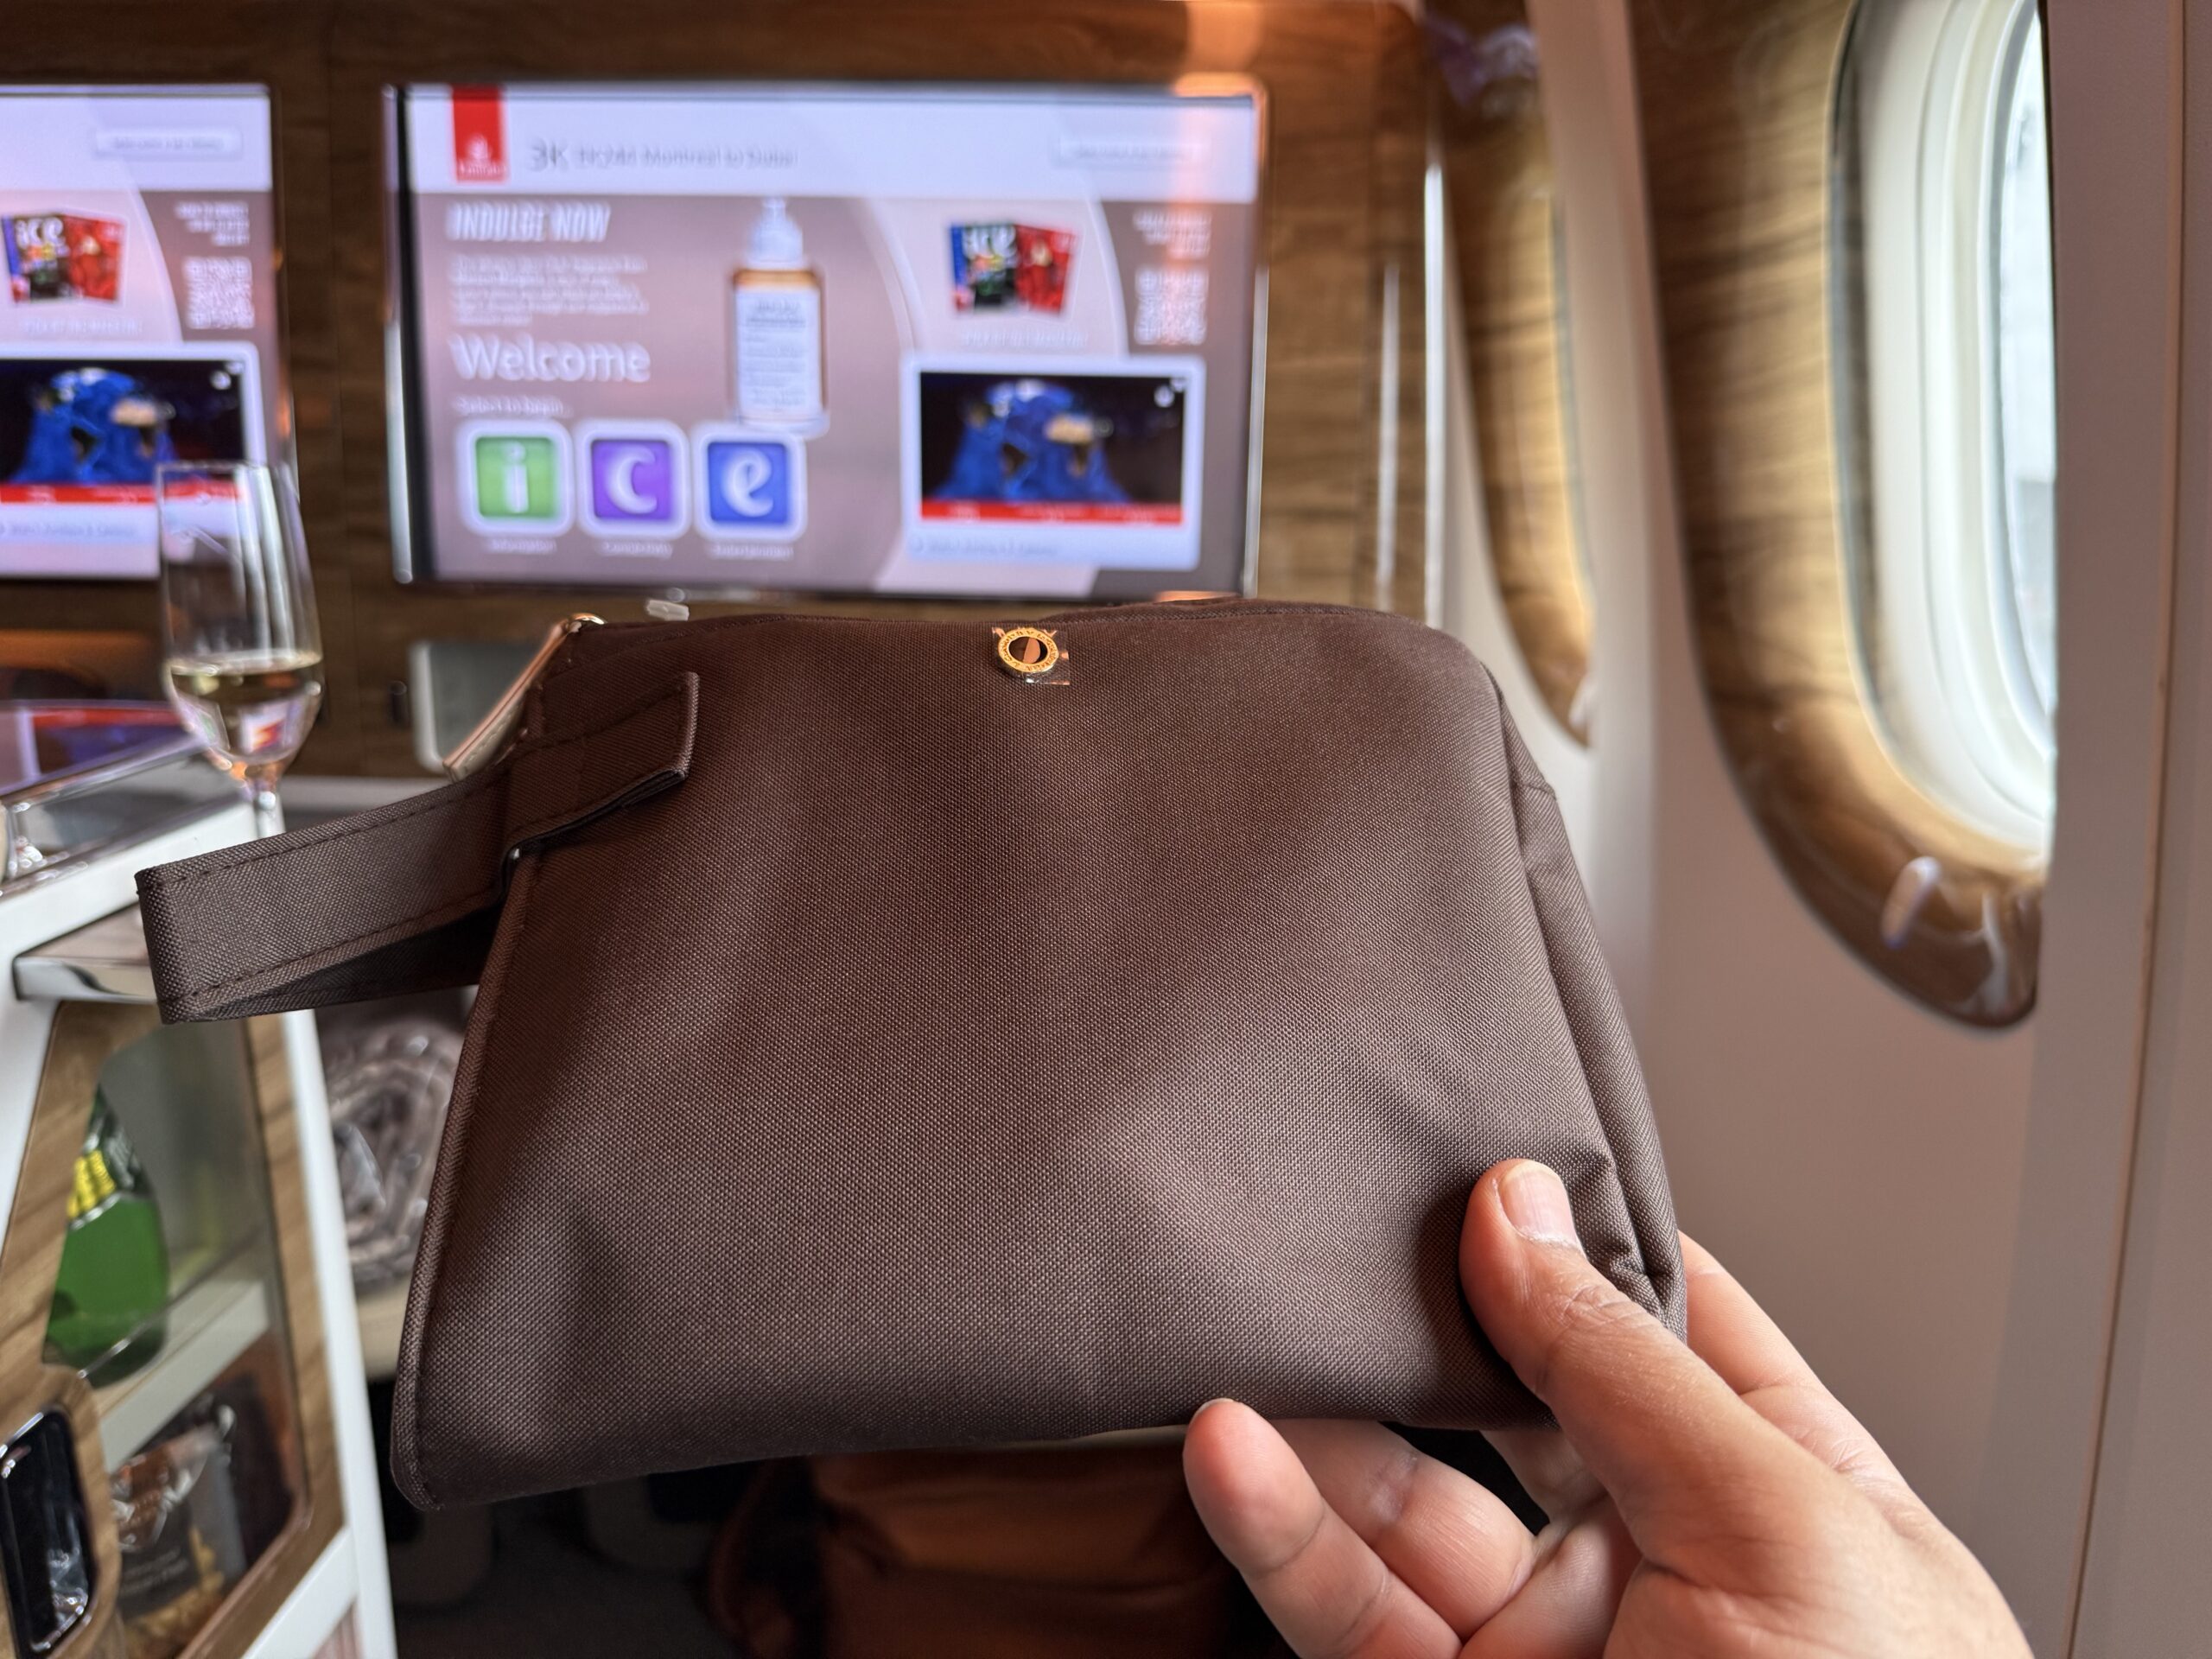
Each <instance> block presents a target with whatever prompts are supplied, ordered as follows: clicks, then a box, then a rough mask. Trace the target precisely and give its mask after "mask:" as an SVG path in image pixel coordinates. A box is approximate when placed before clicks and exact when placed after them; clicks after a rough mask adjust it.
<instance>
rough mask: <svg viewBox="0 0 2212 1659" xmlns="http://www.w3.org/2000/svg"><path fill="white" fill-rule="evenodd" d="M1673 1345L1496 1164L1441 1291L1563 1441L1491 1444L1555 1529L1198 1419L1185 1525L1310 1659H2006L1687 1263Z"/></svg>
mask: <svg viewBox="0 0 2212 1659" xmlns="http://www.w3.org/2000/svg"><path fill="white" fill-rule="evenodd" d="M1682 1254H1683V1266H1684V1268H1685V1270H1686V1272H1687V1273H1688V1277H1689V1311H1690V1325H1689V1331H1690V1340H1689V1345H1688V1347H1685V1346H1683V1345H1682V1344H1681V1343H1678V1342H1676V1341H1675V1338H1673V1337H1672V1336H1671V1335H1669V1333H1668V1332H1667V1331H1666V1329H1665V1328H1664V1327H1663V1326H1662V1325H1660V1324H1659V1322H1658V1321H1657V1320H1656V1319H1653V1318H1652V1317H1651V1316H1650V1315H1649V1314H1648V1313H1645V1312H1644V1311H1643V1309H1642V1308H1640V1307H1638V1306H1637V1305H1636V1304H1635V1303H1633V1302H1631V1301H1630V1300H1629V1299H1628V1298H1627V1297H1625V1296H1624V1295H1623V1294H1621V1293H1620V1292H1619V1291H1618V1290H1616V1289H1615V1288H1614V1287H1612V1285H1611V1283H1610V1282H1608V1281H1606V1280H1605V1278H1604V1277H1603V1276H1602V1275H1600V1274H1599V1273H1598V1271H1597V1270H1596V1269H1595V1268H1592V1266H1591V1265H1590V1264H1589V1262H1587V1261H1586V1259H1585V1258H1584V1256H1583V1255H1582V1250H1581V1247H1580V1245H1579V1244H1578V1243H1576V1242H1575V1238H1574V1220H1573V1212H1572V1211H1570V1210H1569V1209H1568V1207H1567V1192H1566V1189H1565V1188H1564V1187H1562V1186H1561V1185H1560V1182H1559V1178H1558V1177H1557V1176H1556V1175H1554V1173H1552V1172H1551V1171H1550V1170H1548V1169H1547V1168H1545V1167H1544V1166H1542V1165H1541V1164H1534V1163H1527V1162H1522V1161H1514V1162H1509V1163H1504V1164H1500V1165H1499V1166H1497V1167H1496V1168H1495V1169H1492V1170H1491V1172H1490V1173H1488V1174H1486V1175H1484V1177H1483V1179H1482V1180H1481V1181H1480V1182H1479V1183H1478V1185H1476V1188H1475V1191H1474V1192H1473V1195H1472V1196H1471V1198H1469V1199H1468V1201H1467V1217H1466V1224H1465V1229H1464V1230H1462V1232H1461V1234H1460V1240H1459V1276H1460V1281H1461V1282H1462V1283H1463V1284H1464V1285H1465V1287H1466V1292H1467V1300H1468V1302H1469V1303H1470V1305H1471V1306H1472V1307H1473V1309H1474V1312H1475V1316H1476V1318H1477V1319H1478V1320H1480V1321H1481V1324H1482V1326H1483V1329H1484V1331H1485V1332H1488V1333H1489V1335H1490V1338H1491V1342H1492V1343H1493V1344H1495V1345H1496V1346H1497V1351H1498V1352H1499V1353H1500V1354H1501V1355H1503V1357H1504V1358H1505V1360H1506V1362H1507V1363H1509V1364H1510V1365H1511V1366H1512V1367H1513V1369H1514V1370H1515V1371H1516V1372H1517V1373H1518V1374H1519V1376H1520V1377H1521V1379H1522V1382H1524V1383H1527V1384H1528V1385H1529V1389H1530V1390H1531V1391H1532V1392H1534V1393H1535V1395H1537V1396H1538V1397H1539V1398H1540V1399H1541V1400H1542V1401H1543V1402H1545V1403H1546V1404H1547V1405H1548V1406H1549V1407H1550V1408H1552V1413H1553V1414H1554V1416H1555V1417H1556V1418H1557V1419H1558V1421H1559V1425H1560V1427H1558V1428H1556V1429H1529V1430H1519V1431H1516V1432H1513V1433H1500V1434H1495V1435H1492V1436H1491V1440H1492V1442H1493V1444H1495V1445H1496V1446H1497V1449H1498V1450H1499V1452H1501V1453H1503V1456H1504V1458H1505V1459H1506V1461H1507V1462H1508V1463H1509V1464H1510V1465H1511V1466H1512V1468H1513V1471H1514V1472H1515V1474H1516V1475H1517V1476H1518V1477H1519V1478H1520V1479H1521V1482H1522V1484H1523V1485H1524V1486H1526V1487H1527V1488H1528V1490H1529V1494H1530V1495H1531V1496H1532V1497H1535V1500H1536V1501H1537V1502H1538V1503H1540V1504H1541V1505H1542V1506H1543V1510H1544V1513H1545V1514H1546V1515H1547V1516H1548V1517H1549V1524H1548V1525H1547V1526H1546V1527H1545V1528H1544V1529H1543V1530H1542V1531H1541V1533H1538V1534H1536V1535H1534V1536H1531V1535H1530V1534H1529V1530H1528V1529H1527V1528H1525V1527H1524V1526H1522V1524H1521V1522H1519V1521H1518V1520H1516V1518H1515V1517H1514V1515H1513V1513H1512V1511H1511V1510H1509V1509H1508V1508H1507V1507H1506V1506H1505V1504H1504V1503H1503V1502H1501V1501H1500V1500H1499V1499H1498V1498H1497V1497H1494V1496H1493V1495H1492V1494H1491V1493H1490V1492H1489V1491H1485V1490H1484V1488H1483V1487H1482V1486H1480V1485H1478V1484H1476V1483H1475V1482H1474V1481H1472V1480H1470V1479H1469V1478H1467V1477H1465V1475H1462V1474H1460V1473H1459V1472H1458V1471H1455V1470H1453V1469H1452V1468H1450V1467H1449V1466H1447V1465H1444V1464H1441V1463H1439V1462H1437V1461H1435V1460H1434V1459H1431V1458H1427V1457H1425V1456H1423V1455H1422V1454H1421V1453H1420V1452H1416V1451H1415V1450H1414V1448H1413V1447H1412V1446H1408V1444H1407V1443H1406V1442H1405V1441H1404V1440H1401V1439H1399V1438H1398V1437H1397V1436H1396V1435H1395V1434H1393V1433H1389V1431H1388V1430H1387V1429H1384V1428H1383V1427H1380V1426H1379V1425H1377V1424H1374V1423H1343V1422H1287V1423H1284V1424H1281V1426H1280V1428H1279V1429H1278V1428H1277V1427H1271V1426H1270V1425H1269V1424H1268V1422H1267V1421H1266V1420H1265V1419H1263V1418H1262V1417H1260V1416H1258V1415H1257V1414H1255V1413H1254V1412H1252V1411H1250V1410H1249V1409H1247V1408H1245V1407H1243V1406H1241V1405H1238V1404H1236V1402H1232V1401H1225V1400H1217V1401H1215V1402H1212V1403H1211V1404H1210V1405H1208V1406H1206V1407H1205V1408H1204V1409H1202V1410H1201V1411H1200V1412H1199V1413H1198V1416H1197V1417H1196V1418H1194V1419H1193V1420H1192V1423H1191V1428H1190V1433H1189V1436H1188V1438H1187V1439H1186V1440H1185V1446H1184V1452H1183V1467H1184V1472H1185V1478H1187V1479H1188V1481H1189V1483H1190V1488H1191V1497H1192V1501H1193V1502H1194V1503H1196V1504H1197V1506H1198V1514H1199V1516H1201V1517H1202V1518H1203V1519H1204V1520H1205V1524H1206V1529H1207V1530H1208V1531H1210V1532H1211V1534H1212V1535H1213V1538H1214V1541H1215V1543H1217V1545H1219V1546H1220V1548H1221V1551H1222V1553H1223V1554H1224V1555H1226V1556H1227V1557H1228V1558H1229V1559H1230V1561H1231V1562H1232V1563H1234V1564H1235V1566H1236V1568H1237V1570H1238V1571H1239V1572H1241V1573H1243V1575H1244V1579H1245V1581H1246V1582H1247V1583H1248V1584H1249V1585H1250V1586H1251V1587H1252V1592H1253V1593H1254V1594H1255V1596H1256V1597H1258V1599H1259V1601H1260V1604H1261V1605H1262V1607H1264V1608H1265V1609H1266V1610H1267V1611H1268V1616H1269V1617H1270V1618H1273V1619H1274V1622H1275V1624H1276V1627H1277V1628H1278V1629H1279V1630H1281V1632H1282V1634H1283V1636H1284V1637H1285V1638H1286V1639H1287V1641H1288V1642H1289V1643H1290V1645H1291V1646H1292V1647H1293V1648H1294V1649H1296V1650H1297V1652H1298V1653H1299V1654H1300V1655H1301V1656H1303V1659H1386V1656H1387V1659H1429V1656H1434V1659H1446V1656H1452V1655H1459V1656H1465V1659H1502V1656H1510V1659H1540V1656H1541V1659H1574V1656H1582V1655H1591V1656H1595V1655H1600V1654H1602V1655H1605V1656H1607V1659H1736V1656H1754V1655H1755V1656H1758V1659H1784V1656H1806V1659H1811V1656H1815V1655H1817V1656H1821V1659H1862V1656H1863V1659H1921V1656H1927V1659H1937V1656H1941V1659H2024V1656H2026V1655H2027V1652H2028V1648H2027V1643H2026V1642H2025V1640H2024V1638H2023V1637H2022V1636H2021V1634H2020V1629H2019V1626H2018V1624H2016V1623H2015V1622H2014V1621H2013V1618H2012V1614H2011V1612H2010V1611H2008V1610H2007V1609H2006V1607H2005V1599H2004V1598H2003V1597H2002V1596H2001V1595H2000V1594H1999V1592H1998V1589H1997V1586H1996V1585H1994V1584H1993V1583H1992V1582H1991V1580H1990V1578H1989V1575H1988V1574H1987V1573H1985V1572H1984V1571H1983V1570H1982V1568H1981V1567H1980V1563H1978V1562H1977V1561H1976V1560H1974V1557H1973V1556H1972V1555H1970V1554H1967V1549H1966V1547H1965V1546H1964V1545H1962V1544H1961V1543H1960V1542H1959V1541H1958V1540H1957V1539H1955V1538H1954V1537H1953V1536H1952V1535H1950V1534H1949V1533H1948V1532H1947V1531H1946V1530H1944V1529H1943V1526H1942V1523H1941V1522H1938V1521H1937V1520H1936V1517H1935V1516H1934V1515H1932V1514H1931V1513H1930V1512H1929V1510H1928V1508H1927V1506H1926V1505H1924V1504H1923V1503H1921V1502H1920V1500H1919V1499H1918V1498H1917V1497H1914V1496H1913V1493H1912V1491H1911V1489H1910V1487H1908V1486H1907V1485H1906V1484H1905V1483H1904V1478H1902V1477H1901V1476H1900V1475H1899V1474H1898V1473H1897V1469H1896V1468H1895V1466H1894V1465H1891V1462H1890V1460H1889V1459H1888V1458H1886V1457H1885V1456H1884V1455H1883V1453H1882V1450H1881V1448H1880V1447H1879V1446H1876V1445H1875V1444H1874V1442H1873V1440H1872V1438H1871V1437H1870V1436H1869V1435H1868V1434H1867V1433H1866V1430H1865V1429H1863V1428H1861V1427H1859V1424H1858V1423H1857V1422H1856V1421H1853V1418H1852V1416H1851V1414H1849V1413H1848V1412H1847V1411H1845V1410H1844V1408H1842V1407H1841V1406H1840V1405H1839V1404H1838V1403H1837V1402H1836V1401H1835V1399H1834V1396H1833V1395H1830V1394H1829V1393H1828V1392H1827V1389H1824V1388H1822V1387H1821V1383H1820V1380H1819V1379H1818V1378H1817V1377H1815V1376H1814V1375H1813V1373H1812V1371H1811V1370H1810V1369H1809V1368H1808V1366H1807V1365H1806V1363H1805V1362H1804V1361H1803V1360H1802V1359H1801V1358H1800V1357H1798V1355H1797V1352H1796V1350H1795V1349H1794V1348H1792V1347H1791V1346H1790V1344H1789V1341H1788V1339H1787V1338H1784V1337H1783V1334H1782V1332H1780V1331H1778V1330H1777V1329H1776V1327H1775V1325H1774V1324H1773V1322H1772V1321H1771V1320H1770V1319H1768V1318H1767V1317H1766V1315H1765V1314H1764V1313H1761V1312H1760V1311H1759V1308H1758V1305H1757V1304H1756V1303H1754V1302H1753V1301H1752V1300H1751V1297H1750V1296H1749V1295H1747V1294H1745V1291H1744V1289H1743V1287H1741V1286H1740V1285H1738V1284H1737V1283H1736V1281H1734V1280H1733V1279H1732V1278H1730V1277H1729V1276H1728V1274H1726V1272H1725V1271H1723V1270H1722V1268H1721V1267H1720V1265H1719V1262H1715V1261H1714V1260H1713V1257H1712V1256H1711V1255H1707V1253H1706V1252H1705V1251H1704V1250H1703V1249H1700V1248H1699V1247H1698V1246H1697V1245H1696V1244H1694V1243H1691V1241H1690V1240H1689V1239H1688V1238H1684V1239H1683V1241H1682Z"/></svg>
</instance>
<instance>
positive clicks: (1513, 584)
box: [1431, 0, 1592, 743]
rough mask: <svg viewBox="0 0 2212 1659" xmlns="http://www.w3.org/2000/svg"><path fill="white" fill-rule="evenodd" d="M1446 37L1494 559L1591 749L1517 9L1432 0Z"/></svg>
mask: <svg viewBox="0 0 2212 1659" xmlns="http://www.w3.org/2000/svg"><path fill="white" fill-rule="evenodd" d="M1431 10H1432V11H1433V13H1434V15H1435V16H1437V17H1438V18H1439V19H1440V22H1441V23H1442V24H1443V25H1446V26H1448V28H1449V29H1451V31H1452V38H1451V40H1450V42H1449V43H1448V45H1447V46H1446V59H1445V74H1444V83H1445V90H1446V96H1445V97H1444V98H1443V99H1440V105H1439V107H1440V111H1441V118H1440V122H1439V133H1440V142H1441V146H1442V151H1443V160H1444V185H1445V193H1446V200H1448V202H1449V204H1450V211H1451V220H1452V226H1451V229H1452V255H1453V261H1454V264H1456V265H1457V267H1458V275H1459V296H1458V298H1459V310H1460V315H1461V317H1462V319H1463V320H1464V321H1465V329H1466V343H1467V376H1468V383H1469V385H1468V390H1469V394H1470V396H1471V399H1472V401H1473V404H1474V426H1475V455H1474V461H1475V467H1476V482H1477V485H1478V488H1479V490H1480V493H1481V503H1482V511H1483V521H1484V527H1485V529H1486V530H1487V531H1488V532H1489V543H1490V563H1491V574H1492V575H1493V576H1494V577H1495V578H1496V580H1497V588H1498V595H1499V598H1500V599H1501V601H1503V604H1504V607H1505V614H1506V620H1507V622H1508V623H1509V625H1510V626H1511V628H1512V630H1513V636H1514V640H1515V643H1516V645H1519V646H1520V648H1521V655H1522V659H1523V660H1524V661H1525V662H1526V663H1527V664H1528V665H1529V675H1530V677H1532V678H1533V679H1534V680H1535V683H1536V688H1537V690H1538V691H1539V692H1540V693H1541V695H1542V696H1543V700H1544V703H1545V706H1546V707H1547V708H1548V709H1550V710H1551V712H1552V715H1553V716H1554V718H1555V719H1557V720H1558V721H1559V722H1560V725H1561V726H1563V727H1565V728H1567V732H1568V734H1570V735H1571V736H1573V738H1574V739H1575V741H1578V742H1581V743H1587V742H1588V741H1589V738H1590V730H1589V708H1588V702H1587V700H1586V696H1585V694H1584V687H1585V684H1586V682H1587V680H1588V678H1589V674H1590V648H1591V646H1590V641H1591V629H1592V621H1591V613H1590V594H1589V588H1588V585H1587V583H1586V582H1585V581H1584V579H1583V560H1582V554H1581V550H1580V545H1579V543H1578V541H1577V537H1578V533H1579V532H1578V526H1577V524H1576V512H1575V502H1574V490H1575V480H1574V469H1573V444H1572V439H1571V437H1570V435H1569V429H1568V419H1569V415H1568V408H1567V395H1566V364H1567V357H1566V344H1567V342H1566V339H1565V331H1566V323H1565V315H1564V293H1563V289H1562V283H1561V277H1562V272H1561V270H1560V261H1559V237H1558V222H1559V221H1558V215H1557V213H1556V211H1555V208H1554V197H1553V181H1552V161H1551V146H1550V143H1549V141H1548V139H1547V137H1546V136H1545V131H1544V111H1543V106H1542V103H1541V98H1540V92H1539V86H1538V83H1537V79H1536V77H1535V73H1533V72H1534V71H1535V42H1534V41H1533V39H1530V38H1529V37H1528V35H1527V31H1528V25H1529V10H1528V5H1527V0H1437V3H1436V4H1435V5H1433V7H1432V9H1431Z"/></svg>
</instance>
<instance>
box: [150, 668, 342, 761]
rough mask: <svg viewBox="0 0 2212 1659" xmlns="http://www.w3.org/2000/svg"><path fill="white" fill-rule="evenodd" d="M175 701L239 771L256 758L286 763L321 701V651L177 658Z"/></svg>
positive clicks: (172, 674)
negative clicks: (264, 756)
mask: <svg viewBox="0 0 2212 1659" xmlns="http://www.w3.org/2000/svg"><path fill="white" fill-rule="evenodd" d="M168 682H169V701H170V702H174V703H175V705H176V708H177V711H178V712H179V713H180V714H181V715H183V716H184V721H185V724H186V725H187V726H188V727H189V728H191V729H192V731H193V732H194V734H195V735H197V736H198V737H199V739H200V741H201V742H202V743H205V744H206V745H207V747H208V748H209V749H210V750H211V751H212V752H213V753H217V754H219V755H221V756H224V757H226V758H228V759H229V760H232V763H233V766H235V767H237V768H238V769H240V770H239V775H240V777H241V779H243V778H244V776H245V772H244V770H243V769H244V768H247V767H251V766H252V764H253V762H254V759H255V757H256V756H261V755H266V756H269V757H270V758H271V759H272V760H276V761H277V763H278V764H280V765H281V764H282V763H283V761H285V760H289V759H290V758H291V757H292V756H293V755H294V754H296V753H298V752H299V747H300V745H301V744H302V743H304V742H306V741H307V735H308V728H309V727H311V726H312V725H314V723H315V710H316V709H318V708H320V707H321V704H322V653H321V652H319V651H241V652H231V653H229V654H227V655H216V656H208V657H172V658H169V660H168Z"/></svg>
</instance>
